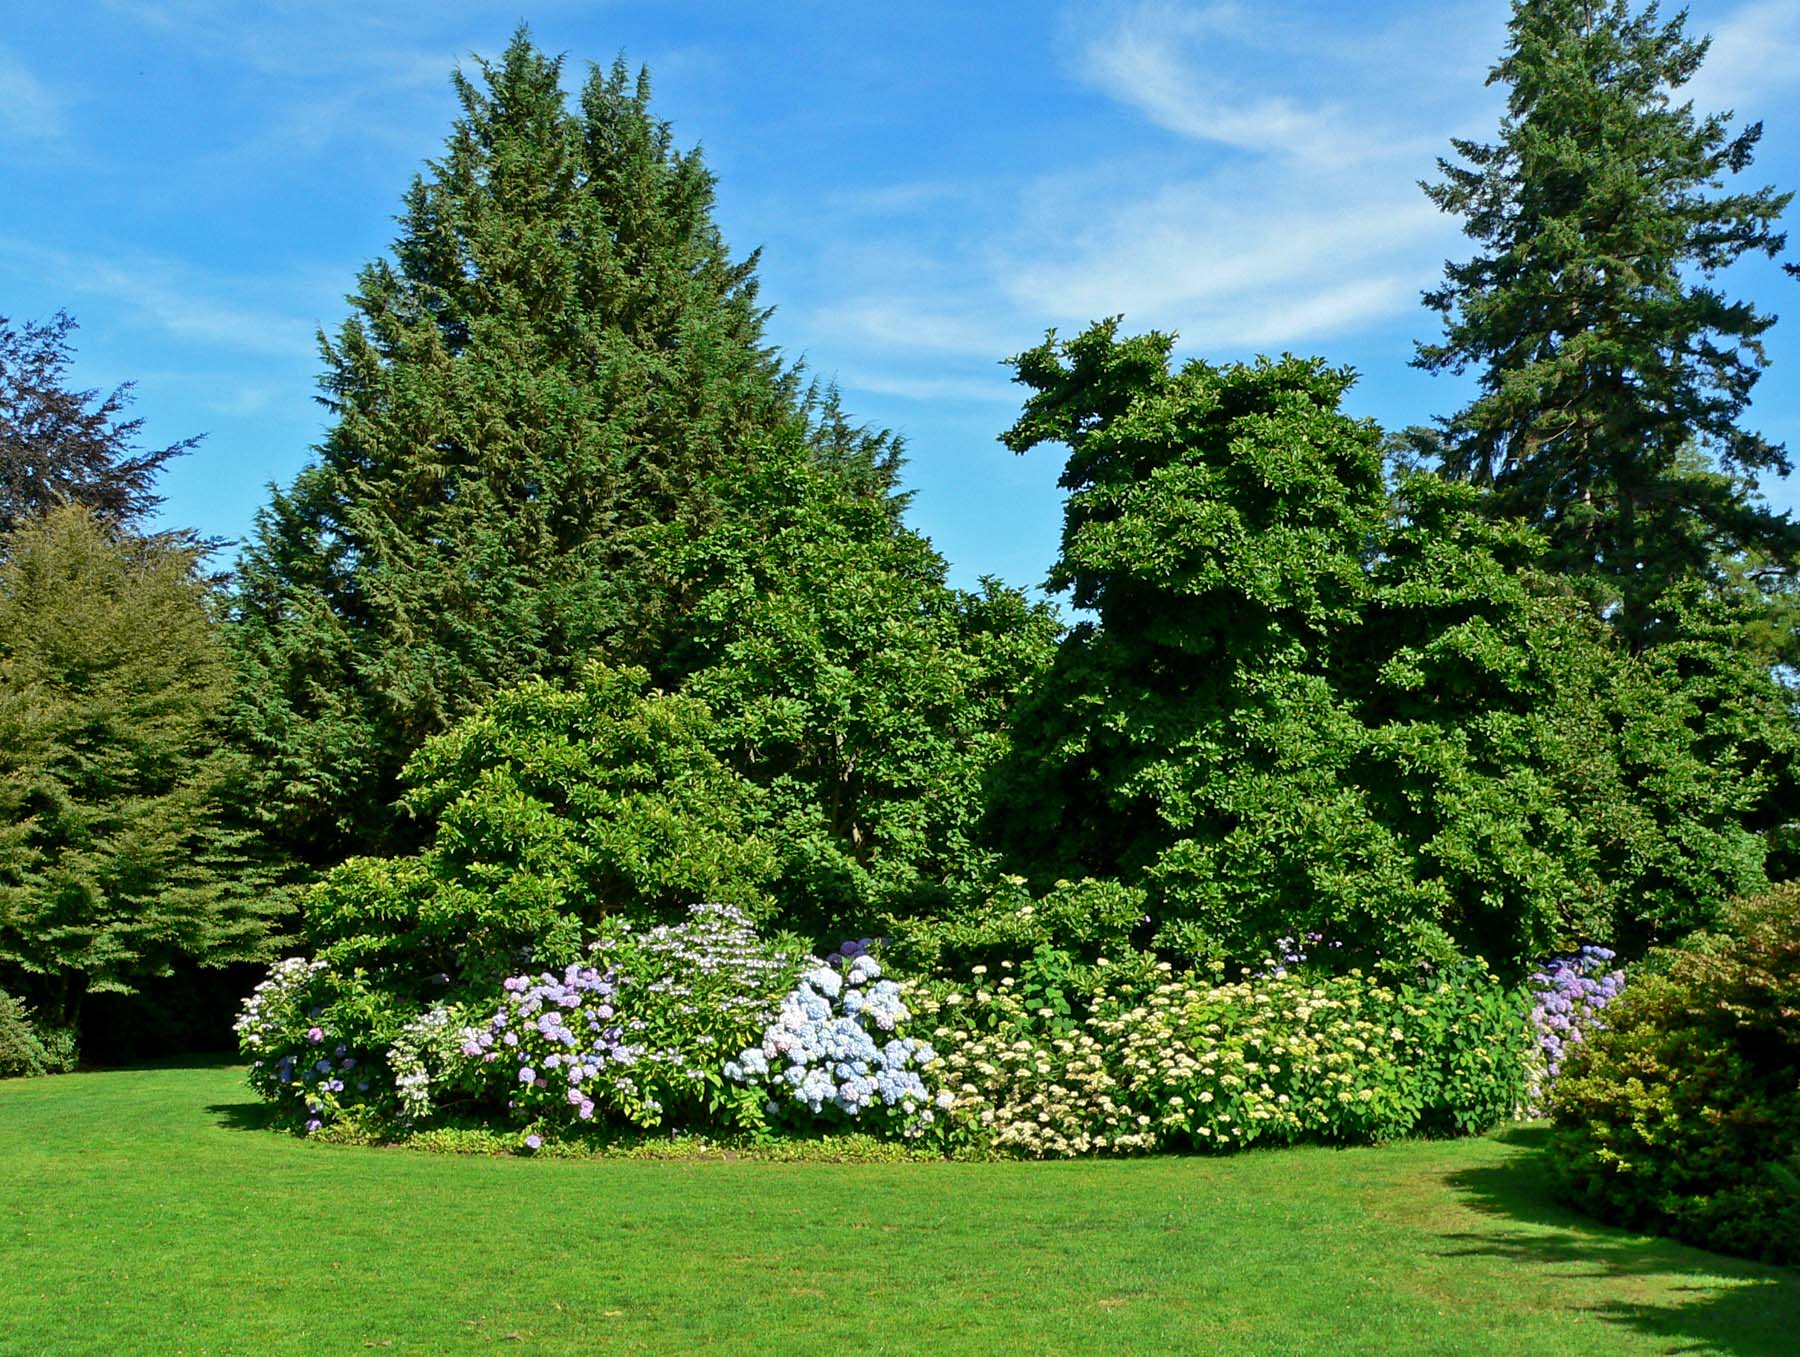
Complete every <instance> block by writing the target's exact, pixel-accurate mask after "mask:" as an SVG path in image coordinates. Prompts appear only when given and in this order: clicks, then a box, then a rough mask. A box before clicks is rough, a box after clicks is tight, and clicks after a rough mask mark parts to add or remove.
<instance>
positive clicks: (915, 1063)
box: [725, 953, 950, 1136]
mask: <svg viewBox="0 0 1800 1357" xmlns="http://www.w3.org/2000/svg"><path fill="white" fill-rule="evenodd" d="M910 1017H911V1014H910V1013H909V1012H908V1010H907V1007H906V1002H905V999H904V997H903V996H902V995H901V992H900V987H899V985H897V984H895V983H894V982H893V981H892V980H883V979H882V978H881V966H880V964H879V963H878V962H877V961H876V960H875V958H874V957H872V956H869V955H868V954H866V953H864V954H861V955H858V956H856V957H853V958H851V959H849V962H848V965H847V966H846V967H845V969H844V970H843V971H841V972H840V971H837V970H834V969H832V968H831V967H830V966H827V965H824V964H822V963H821V964H819V965H816V966H814V967H812V968H811V969H810V970H808V971H807V972H806V973H805V974H803V975H802V976H801V977H800V981H799V983H798V984H797V985H796V986H795V987H794V989H793V991H792V992H791V993H790V994H789V995H788V996H787V997H786V998H785V999H783V1000H782V1002H781V1010H780V1012H779V1013H778V1014H777V1015H776V1019H775V1021H774V1022H773V1023H772V1024H770V1026H769V1027H768V1029H767V1030H766V1031H764V1033H763V1034H762V1043H761V1044H760V1045H758V1046H750V1047H746V1048H745V1049H744V1050H743V1051H741V1052H740V1053H739V1055H738V1057H737V1059H736V1060H732V1061H728V1062H727V1063H726V1065H725V1077H726V1078H727V1079H730V1080H732V1081H733V1082H735V1083H739V1084H743V1085H746V1086H749V1087H753V1088H757V1089H760V1090H762V1091H764V1092H766V1093H767V1095H768V1105H767V1109H766V1110H768V1111H769V1112H770V1113H771V1114H772V1115H778V1114H780V1113H781V1112H784V1111H789V1110H794V1109H799V1108H804V1109H805V1110H806V1112H807V1113H809V1114H810V1115H811V1116H813V1117H819V1116H824V1115H833V1116H836V1115H841V1116H843V1117H848V1118H850V1119H852V1120H854V1121H857V1122H859V1123H864V1124H873V1125H875V1126H877V1127H879V1128H882V1129H889V1130H895V1131H898V1132H899V1133H900V1134H901V1135H903V1136H917V1135H921V1134H923V1133H924V1131H925V1129H926V1128H927V1127H929V1126H930V1125H931V1124H932V1123H933V1122H934V1121H935V1120H936V1119H937V1118H936V1111H935V1109H936V1108H938V1107H940V1106H948V1104H949V1101H950V1100H949V1098H948V1096H947V1095H945V1096H944V1097H943V1101H942V1103H939V1102H938V1101H937V1100H936V1099H935V1098H934V1097H933V1095H932V1093H931V1091H930V1090H929V1089H927V1088H926V1086H925V1081H924V1079H923V1078H922V1077H921V1071H924V1070H926V1069H928V1068H929V1067H930V1066H931V1065H932V1064H933V1062H934V1061H936V1059H937V1053H936V1052H935V1051H933V1050H932V1048H931V1047H930V1046H929V1045H928V1044H926V1043H925V1042H923V1041H919V1040H917V1039H915V1038H913V1037H908V1036H902V1035H900V1034H899V1029H900V1028H901V1027H902V1025H903V1024H905V1023H906V1021H907V1020H908V1018H910ZM827 1108H830V1109H832V1111H831V1113H829V1114H828V1113H827V1111H826V1109H827Z"/></svg>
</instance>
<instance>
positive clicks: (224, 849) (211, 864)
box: [0, 505, 279, 1027]
mask: <svg viewBox="0 0 1800 1357" xmlns="http://www.w3.org/2000/svg"><path fill="white" fill-rule="evenodd" d="M0 547H3V548H4V549H3V550H0V558H3V559H0V980H4V984H5V988H6V989H8V990H10V991H12V992H13V993H15V994H23V995H24V996H25V997H27V998H29V999H30V1000H32V1001H33V1002H34V1003H35V1005H36V1007H37V1009H38V1012H39V1014H40V1015H41V1016H42V1017H43V1018H44V1020H45V1021H46V1022H48V1023H49V1024H50V1025H52V1026H56V1027H72V1026H74V1025H75V1023H76V1021H77V1018H78V1015H79V1012H80V1007H81V1001H82V998H83V997H84V996H85V995H86V994H89V993H93V992H104V991H112V992H118V993H130V992H131V990H132V988H133V987H134V986H135V985H137V984H138V983H140V982H141V981H142V980H144V979H146V978H148V977H151V976H156V975H163V974H167V973H168V971H169V969H170V968H171V966H173V965H174V964H176V963H177V962H178V961H181V960H183V959H186V960H191V961H197V962H199V963H200V964H202V965H220V964H223V963H225V962H229V961H238V960H254V959H258V958H259V957H261V956H262V955H263V952H264V949H265V947H266V946H267V944H268V938H269V931H270V930H269V920H270V916H271V915H272V914H273V912H274V910H275V908H276V907H277V905H278V904H279V897H277V896H273V895H271V894H269V893H267V892H265V891H264V890H263V889H262V888H263V887H264V886H266V885H267V884H268V883H267V882H266V881H264V880H263V879H262V878H261V877H260V876H258V875H257V874H256V872H255V863H254V861H253V859H252V857H251V856H250V854H249V853H248V852H247V851H246V850H247V847H248V845H247V843H246V839H247V836H246V835H245V834H244V833H243V832H242V831H241V830H239V829H238V828H236V827H235V826H234V825H233V824H232V823H231V822H230V820H229V818H228V817H227V815H226V809H225V808H226V803H227V801H228V799H229V796H228V793H229V791H230V789H231V787H232V785H233V784H234V783H235V782H236V780H237V779H238V778H239V777H241V774H242V763H241V756H239V755H237V754H235V753H233V752H231V751H229V750H226V749H224V748H223V747H222V741H221V738H220V737H221V731H222V725H223V717H224V713H225V708H226V704H227V702H228V699H229V695H230V691H231V683H232V670H231V663H230V657H229V655H228V653H227V651H226V649H225V646H224V643H223V641H222V640H221V638H220V635H219V629H218V626H217V624H216V622H215V620H214V618H213V616H212V600H211V592H210V590H209V589H208V587H207V585H206V583H205V582H204V581H203V580H201V579H199V578H198V577H197V572H196V565H197V559H198V553H197V552H196V551H195V550H194V549H192V548H185V547H182V546H180V545H178V544H175V543H172V542H170V541H168V540H167V539H162V538H153V539H144V538H139V537H133V536H130V535H121V534H118V533H116V532H115V531H112V530H111V528H110V525H108V524H106V523H105V522H104V521H103V520H101V519H99V518H98V517H97V516H96V515H95V513H94V512H93V511H91V510H89V509H87V508H85V507H83V506H78V505H65V506H62V507H60V508H57V509H53V510H51V511H50V512H49V513H48V514H47V515H45V516H43V517H42V518H39V519H34V520H32V521H30V522H28V523H25V524H23V525H21V526H20V527H18V528H16V529H14V531H13V532H12V533H11V534H10V535H9V536H8V537H7V538H6V539H5V540H4V542H0Z"/></svg>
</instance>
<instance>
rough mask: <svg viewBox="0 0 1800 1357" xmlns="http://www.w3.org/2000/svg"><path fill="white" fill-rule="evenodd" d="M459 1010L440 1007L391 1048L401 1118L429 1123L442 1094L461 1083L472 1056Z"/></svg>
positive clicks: (418, 1019) (404, 1031)
mask: <svg viewBox="0 0 1800 1357" xmlns="http://www.w3.org/2000/svg"><path fill="white" fill-rule="evenodd" d="M463 1023H464V1015H463V1013H462V1012H461V1010H459V1009H457V1008H452V1007H447V1006H445V1005H443V1004H439V1005H437V1006H436V1007H433V1008H428V1009H426V1010H425V1012H423V1013H421V1014H420V1015H419V1016H418V1017H416V1018H414V1019H413V1020H412V1021H411V1022H409V1023H407V1024H406V1026H404V1027H402V1028H401V1029H400V1034H399V1035H398V1036H397V1037H395V1038H394V1044H393V1045H392V1046H390V1047H388V1053H387V1064H388V1069H389V1071H390V1072H391V1073H392V1075H393V1080H394V1100H395V1103H396V1105H397V1109H398V1116H399V1119H400V1120H401V1121H403V1122H407V1123H419V1122H423V1121H426V1120H427V1119H429V1118H430V1117H431V1115H432V1114H433V1113H434V1112H436V1111H437V1110H438V1099H439V1095H440V1093H441V1092H442V1091H443V1089H444V1088H445V1087H446V1086H450V1085H453V1084H454V1083H456V1082H465V1083H466V1082H467V1081H466V1080H459V1079H458V1076H459V1075H460V1074H461V1073H462V1069H463V1065H464V1061H465V1059H466V1057H468V1055H469V1050H468V1041H467V1035H468V1029H467V1028H466V1027H464V1025H463Z"/></svg>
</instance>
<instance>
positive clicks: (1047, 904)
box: [882, 876, 1144, 975]
mask: <svg viewBox="0 0 1800 1357" xmlns="http://www.w3.org/2000/svg"><path fill="white" fill-rule="evenodd" d="M1143 917H1144V892H1143V891H1142V890H1139V889H1136V888H1134V887H1131V886H1126V885H1123V884H1121V883H1119V882H1117V881H1096V880H1093V879H1092V878H1087V879H1083V880H1081V881H1058V882H1056V883H1055V884H1054V885H1052V886H1051V887H1050V889H1048V890H1047V891H1043V892H1038V893H1034V892H1033V891H1032V890H1031V889H1030V888H1029V886H1028V885H1027V884H1026V880H1025V878H1024V877H1022V876H1006V877H1001V878H1000V879H999V880H998V881H995V882H992V883H990V884H987V885H985V886H980V887H973V888H969V889H967V890H966V891H965V892H964V893H963V898H961V899H959V900H958V901H957V902H956V903H955V905H954V906H953V907H952V908H951V909H949V910H948V911H946V912H945V913H944V914H943V915H941V916H916V915H915V916H902V915H890V916H889V917H888V918H887V919H886V920H885V921H884V922H883V924H882V927H883V929H884V931H885V932H886V934H887V939H888V941H887V947H886V954H887V955H888V956H890V957H892V958H893V959H894V960H895V961H897V962H898V963H899V964H900V965H901V966H902V967H904V968H905V969H907V970H909V971H911V972H913V973H916V974H921V975H924V974H931V973H934V972H936V973H955V972H959V971H960V972H966V971H967V970H968V968H969V967H971V966H975V965H988V966H993V965H996V964H998V963H999V962H1001V961H1012V962H1015V963H1020V962H1024V961H1025V960H1026V958H1028V957H1030V956H1033V955H1035V954H1038V953H1040V952H1046V951H1054V952H1058V953H1064V954H1067V955H1068V956H1070V957H1072V958H1077V957H1078V958H1084V959H1086V960H1088V961H1092V960H1093V959H1094V958H1096V957H1099V956H1104V955H1107V954H1109V953H1110V954H1111V955H1113V956H1121V955H1125V954H1126V953H1128V952H1129V951H1130V950H1131V949H1130V941H1131V934H1132V931H1133V930H1134V929H1136V928H1137V927H1138V925H1139V923H1140V921H1141V920H1142V919H1143Z"/></svg>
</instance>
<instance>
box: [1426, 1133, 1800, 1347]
mask: <svg viewBox="0 0 1800 1357" xmlns="http://www.w3.org/2000/svg"><path fill="white" fill-rule="evenodd" d="M1496 1138H1497V1139H1499V1140H1501V1141H1502V1142H1504V1143H1506V1144H1508V1145H1512V1146H1516V1147H1518V1148H1519V1149H1520V1150H1522V1151H1524V1153H1521V1154H1517V1155H1514V1156H1512V1157H1510V1158H1509V1159H1508V1160H1507V1161H1506V1162H1504V1163H1502V1164H1498V1165H1491V1166H1484V1167H1480V1168H1469V1169H1463V1170H1460V1171H1457V1172H1453V1173H1451V1174H1449V1175H1448V1176H1447V1177H1446V1179H1445V1182H1446V1185H1447V1186H1449V1187H1450V1188H1451V1189H1452V1190H1453V1191H1455V1192H1456V1193H1457V1194H1458V1196H1459V1197H1460V1198H1461V1199H1462V1204H1463V1205H1464V1207H1465V1208H1467V1209H1468V1210H1471V1211H1473V1212H1475V1213H1477V1214H1479V1215H1481V1216H1484V1217H1488V1218H1491V1219H1492V1220H1493V1221H1494V1228H1492V1229H1487V1230H1473V1231H1471V1230H1462V1231H1453V1232H1444V1233H1443V1234H1442V1238H1443V1239H1444V1240H1445V1242H1446V1244H1447V1245H1448V1246H1449V1247H1446V1248H1444V1249H1443V1250H1441V1251H1440V1256H1443V1257H1447V1258H1457V1257H1489V1258H1500V1259H1505V1260H1507V1261H1509V1262H1512V1263H1516V1264H1518V1266H1519V1268H1520V1271H1521V1284H1522V1285H1528V1286H1529V1285H1536V1286H1547V1285H1554V1284H1555V1283H1557V1282H1559V1281H1563V1280H1566V1281H1568V1282H1570V1283H1588V1284H1591V1283H1592V1282H1595V1281H1601V1282H1607V1283H1615V1284H1617V1286H1616V1289H1617V1290H1618V1291H1620V1292H1621V1293H1623V1295H1622V1298H1619V1299H1609V1300H1604V1301H1601V1302H1599V1303H1593V1304H1587V1305H1585V1306H1583V1307H1582V1308H1584V1309H1586V1310H1587V1312H1588V1313H1590V1314H1592V1315H1593V1316H1594V1317H1595V1318H1597V1319H1600V1320H1602V1321H1604V1322H1606V1323H1609V1324H1616V1325H1621V1326H1624V1327H1628V1328H1630V1329H1633V1330H1635V1331H1637V1332H1639V1333H1643V1334H1646V1335H1650V1336H1653V1337H1655V1338H1657V1339H1659V1340H1662V1341H1663V1342H1665V1343H1666V1344H1667V1346H1666V1347H1665V1348H1664V1351H1666V1352H1669V1353H1689V1354H1697V1353H1727V1354H1732V1357H1792V1355H1793V1353H1794V1352H1796V1351H1797V1350H1800V1269H1795V1268H1785V1267H1778V1266H1774V1265H1770V1264H1765V1263H1758V1262H1753V1261H1751V1260H1749V1259H1744V1258H1734V1257H1731V1256H1729V1255H1726V1254H1719V1253H1712V1252H1709V1251H1707V1250H1704V1249H1699V1248H1694V1247H1692V1246H1690V1245H1686V1244H1681V1243H1677V1242H1675V1241H1674V1240H1671V1239H1663V1238H1658V1237H1655V1236H1648V1235H1641V1234H1633V1233H1631V1232H1629V1231H1626V1230H1621V1229H1616V1228H1614V1227H1612V1226H1609V1225H1604V1224H1601V1223H1600V1222H1598V1221H1596V1220H1594V1219H1593V1218H1591V1217H1589V1216H1586V1215H1583V1214H1582V1213H1581V1212H1579V1211H1576V1210H1575V1209H1573V1208H1572V1207H1569V1206H1566V1205H1564V1204H1563V1203H1562V1202H1560V1201H1559V1200H1558V1199H1557V1197H1556V1194H1555V1190H1554V1187H1553V1184H1552V1181H1551V1176H1550V1165H1549V1162H1548V1160H1547V1155H1548V1154H1549V1141H1550V1130H1549V1128H1548V1127H1547V1126H1543V1125H1536V1126H1519V1127H1514V1128H1511V1129H1508V1130H1506V1131H1503V1132H1501V1133H1500V1134H1499V1135H1498V1136H1497V1137H1496ZM1721 1283H1723V1285H1721ZM1609 1289H1613V1288H1609Z"/></svg>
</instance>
